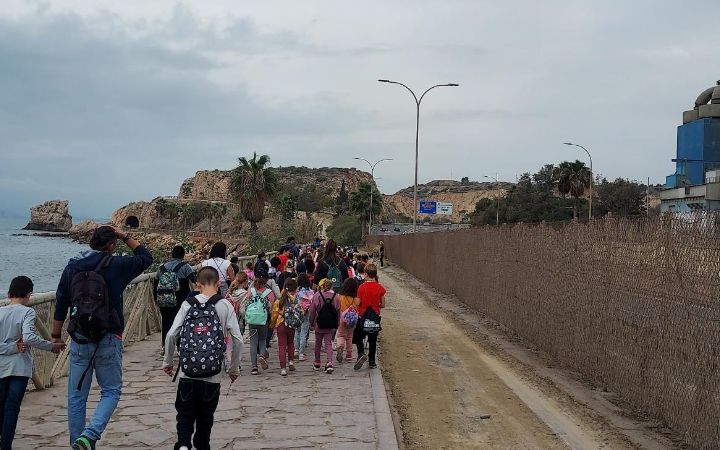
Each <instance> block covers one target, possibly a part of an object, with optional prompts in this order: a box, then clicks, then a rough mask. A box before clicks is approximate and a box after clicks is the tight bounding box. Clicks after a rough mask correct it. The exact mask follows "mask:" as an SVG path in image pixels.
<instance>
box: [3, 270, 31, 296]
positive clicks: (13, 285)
mask: <svg viewBox="0 0 720 450" xmlns="http://www.w3.org/2000/svg"><path fill="white" fill-rule="evenodd" d="M34 287H35V286H34V285H33V282H32V280H31V279H30V278H28V277H26V276H25V275H20V276H19V277H15V278H13V279H12V281H11V282H10V289H8V298H25V297H27V295H28V294H32V291H33V289H34Z"/></svg>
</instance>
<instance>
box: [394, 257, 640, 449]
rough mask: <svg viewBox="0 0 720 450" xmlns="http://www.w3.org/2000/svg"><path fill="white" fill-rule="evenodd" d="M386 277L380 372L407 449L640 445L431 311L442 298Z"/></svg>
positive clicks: (401, 278) (403, 278) (402, 276)
mask: <svg viewBox="0 0 720 450" xmlns="http://www.w3.org/2000/svg"><path fill="white" fill-rule="evenodd" d="M381 277H382V279H381V281H382V282H383V283H384V284H385V285H386V287H387V289H388V292H389V294H388V298H387V300H388V307H387V308H386V309H385V310H384V312H383V332H382V334H381V346H382V364H383V375H384V376H385V379H386V381H387V383H388V385H389V386H390V389H391V390H392V394H393V401H394V403H395V408H396V410H397V411H398V412H399V414H400V418H401V422H402V427H403V439H404V443H405V446H406V448H409V449H472V448H482V449H490V448H492V449H559V448H578V449H596V448H612V449H624V448H635V446H634V445H632V444H630V443H629V442H628V441H627V440H626V439H624V438H623V437H622V436H618V435H616V434H615V433H612V432H608V430H607V429H606V427H604V426H602V425H601V424H598V423H597V422H595V421H593V420H589V419H588V417H586V415H585V414H582V413H581V412H578V411H574V410H573V408H571V407H568V406H567V403H564V402H562V401H559V400H558V399H557V398H553V397H552V396H550V395H547V394H546V393H544V392H543V391H541V390H540V389H538V388H537V387H536V386H534V385H533V384H532V383H531V382H529V381H528V380H527V379H526V378H525V377H524V376H522V374H520V373H518V372H517V368H513V367H512V366H511V365H508V364H506V363H505V362H504V361H502V360H501V359H500V358H497V357H495V356H494V355H493V354H492V352H491V351H488V349H486V348H484V347H483V346H482V345H479V344H478V342H476V341H474V340H473V339H471V338H470V337H468V333H467V332H466V330H464V329H463V328H462V327H461V326H459V325H458V324H457V323H456V322H455V321H454V320H452V319H451V318H450V317H448V315H446V314H445V313H444V312H443V311H441V310H439V309H438V308H435V307H433V306H432V305H434V304H437V303H438V302H443V301H446V299H444V298H443V296H441V295H439V294H438V293H436V292H435V291H433V290H432V289H429V288H427V287H426V286H424V285H422V284H421V283H420V282H418V281H417V280H414V279H413V280H412V282H410V281H409V280H410V278H412V277H409V276H408V275H407V274H406V273H405V272H403V271H402V270H400V269H397V268H386V269H384V270H383V272H382V274H381Z"/></svg>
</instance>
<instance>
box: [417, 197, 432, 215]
mask: <svg viewBox="0 0 720 450" xmlns="http://www.w3.org/2000/svg"><path fill="white" fill-rule="evenodd" d="M418 212H419V213H420V214H436V213H437V202H436V201H433V200H420V209H419V210H418Z"/></svg>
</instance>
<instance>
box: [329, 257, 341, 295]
mask: <svg viewBox="0 0 720 450" xmlns="http://www.w3.org/2000/svg"><path fill="white" fill-rule="evenodd" d="M327 279H328V280H331V281H332V283H333V290H337V291H339V290H340V289H342V285H343V278H342V273H341V272H340V268H339V267H338V266H336V265H333V264H329V263H328V273H327Z"/></svg>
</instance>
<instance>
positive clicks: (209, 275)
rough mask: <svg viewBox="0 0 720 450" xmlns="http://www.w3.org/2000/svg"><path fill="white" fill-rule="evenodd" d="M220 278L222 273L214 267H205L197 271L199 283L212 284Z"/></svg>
mask: <svg viewBox="0 0 720 450" xmlns="http://www.w3.org/2000/svg"><path fill="white" fill-rule="evenodd" d="M219 280H220V275H219V274H218V271H217V269H215V268H214V267H210V266H207V267H203V268H202V269H200V270H199V271H198V273H197V283H198V284H202V285H203V286H212V285H214V284H215V283H217V282H218V281H219Z"/></svg>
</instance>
